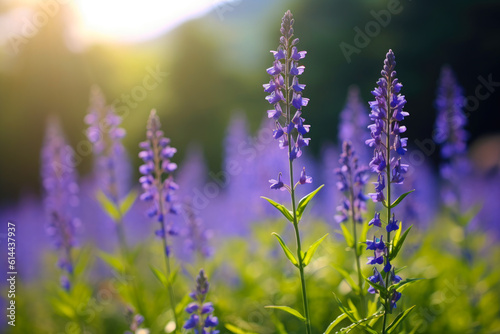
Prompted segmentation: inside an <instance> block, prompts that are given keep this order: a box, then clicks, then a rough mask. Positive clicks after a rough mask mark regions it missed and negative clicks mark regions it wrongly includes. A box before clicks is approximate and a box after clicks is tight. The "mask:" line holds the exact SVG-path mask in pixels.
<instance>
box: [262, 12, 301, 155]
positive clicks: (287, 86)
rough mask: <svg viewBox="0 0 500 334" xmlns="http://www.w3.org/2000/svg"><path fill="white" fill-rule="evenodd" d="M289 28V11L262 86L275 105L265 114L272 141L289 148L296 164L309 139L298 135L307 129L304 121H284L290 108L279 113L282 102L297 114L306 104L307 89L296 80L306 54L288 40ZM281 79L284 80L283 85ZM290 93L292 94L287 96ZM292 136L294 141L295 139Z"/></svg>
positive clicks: (268, 98)
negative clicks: (270, 123)
mask: <svg viewBox="0 0 500 334" xmlns="http://www.w3.org/2000/svg"><path fill="white" fill-rule="evenodd" d="M292 25H293V19H292V14H291V13H290V12H289V11H288V12H287V13H286V14H285V16H284V17H283V20H282V24H281V33H282V36H281V38H280V44H279V46H278V49H277V51H271V52H272V54H273V55H274V62H273V66H272V67H270V68H268V69H267V73H268V74H269V75H270V76H271V78H270V80H269V83H268V84H264V85H263V87H264V91H265V92H266V93H269V95H268V96H267V97H266V100H267V101H268V102H269V103H270V104H272V105H274V110H268V111H267V113H268V117H269V118H272V119H274V120H275V122H276V130H275V131H274V133H273V137H274V138H275V139H278V140H279V146H280V148H284V147H288V149H289V158H290V160H295V159H296V158H298V157H300V156H301V154H302V152H301V150H300V147H303V146H307V145H308V143H309V138H302V137H300V138H299V134H300V135H302V136H304V135H306V134H307V133H308V132H309V128H310V126H309V125H307V124H304V121H305V120H304V118H301V117H300V116H299V117H298V118H296V117H294V120H293V121H292V122H291V123H287V120H290V119H291V115H292V114H291V113H292V112H293V111H292V110H290V109H291V108H290V107H287V109H286V110H282V109H281V106H280V102H281V101H283V102H284V103H285V104H286V105H287V106H290V105H291V106H293V107H294V108H295V109H296V110H297V111H300V110H302V108H303V107H305V106H307V104H308V102H309V99H308V98H306V97H304V96H303V95H302V92H303V90H304V89H305V86H306V85H304V84H300V83H299V79H298V76H299V75H301V74H302V73H304V70H305V67H304V66H302V65H299V61H300V60H302V59H304V58H305V56H306V54H307V52H306V51H298V50H297V47H296V44H297V43H298V39H294V40H293V41H292V40H291V38H292V36H293V28H292ZM288 74H289V75H288ZM283 75H285V78H286V79H287V81H286V82H285V78H284V77H283ZM290 80H291V82H290ZM290 92H293V93H292V94H290ZM290 96H291V100H290ZM299 115H300V113H299ZM281 116H283V117H281ZM294 128H296V129H297V134H293V133H292V132H293V129H294ZM295 136H296V138H294V137H295ZM289 142H296V143H297V145H292V146H289Z"/></svg>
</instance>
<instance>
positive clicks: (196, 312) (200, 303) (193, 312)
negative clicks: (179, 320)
mask: <svg viewBox="0 0 500 334" xmlns="http://www.w3.org/2000/svg"><path fill="white" fill-rule="evenodd" d="M208 287H209V284H208V280H207V277H206V275H205V272H204V271H203V269H202V270H200V273H199V275H198V277H197V278H196V289H195V290H194V291H193V292H191V293H190V296H191V298H192V299H193V300H194V302H193V303H191V304H189V305H188V307H187V308H186V312H187V313H188V314H190V316H189V319H188V320H187V321H186V322H185V323H184V326H183V328H184V329H194V330H195V333H216V332H218V331H216V330H213V329H212V328H215V327H216V326H217V325H218V324H219V319H217V317H216V316H214V315H213V312H214V307H213V304H212V303H205V298H206V295H207V293H208Z"/></svg>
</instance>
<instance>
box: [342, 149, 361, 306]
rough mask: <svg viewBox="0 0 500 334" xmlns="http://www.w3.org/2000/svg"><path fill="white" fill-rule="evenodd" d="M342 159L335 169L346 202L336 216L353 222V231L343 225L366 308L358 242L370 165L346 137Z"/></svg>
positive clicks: (359, 291)
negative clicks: (360, 159)
mask: <svg viewBox="0 0 500 334" xmlns="http://www.w3.org/2000/svg"><path fill="white" fill-rule="evenodd" d="M339 162H340V165H341V166H342V167H341V168H337V169H336V170H335V173H336V174H337V175H338V177H339V181H338V182H337V188H338V190H339V191H341V192H342V193H343V194H344V198H343V199H342V203H341V204H340V205H339V206H338V207H337V212H338V213H337V215H336V216H335V220H336V221H337V223H339V224H343V223H345V222H347V221H350V222H351V223H352V235H351V234H350V232H349V230H348V229H347V228H346V227H345V226H344V225H341V227H342V232H343V233H344V236H345V239H346V241H347V243H348V246H349V247H350V248H352V249H353V250H354V256H355V260H356V270H357V274H358V288H359V290H358V291H356V292H358V293H359V296H360V299H361V304H362V306H363V308H365V307H366V306H365V299H364V291H363V285H364V284H363V283H364V279H363V274H362V272H361V263H360V258H361V254H362V252H363V249H362V247H361V246H362V245H361V244H358V240H360V239H358V231H357V225H358V224H360V223H363V221H364V220H363V213H365V212H366V201H367V200H368V197H367V196H366V195H365V194H364V185H365V184H366V182H367V181H368V176H367V173H366V172H367V168H366V167H364V166H359V165H358V157H357V155H356V153H355V152H354V150H353V147H352V144H351V143H350V142H348V141H344V142H343V144H342V154H341V155H340V160H339ZM367 231H368V229H367V228H366V227H365V228H364V229H363V233H362V235H361V238H363V237H366V233H367Z"/></svg>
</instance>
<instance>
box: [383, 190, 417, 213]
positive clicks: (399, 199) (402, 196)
mask: <svg viewBox="0 0 500 334" xmlns="http://www.w3.org/2000/svg"><path fill="white" fill-rule="evenodd" d="M414 191H415V189H413V190H410V191H408V192H405V193H404V194H402V195H401V196H399V197H398V198H396V200H395V201H394V202H392V203H391V206H390V207H391V209H392V208H395V207H396V206H397V205H398V204H399V203H401V201H402V200H403V199H404V198H405V197H406V196H408V195H409V194H411V193H412V192H414ZM382 204H384V206H385V207H386V208H387V207H388V205H389V203H387V200H383V201H382Z"/></svg>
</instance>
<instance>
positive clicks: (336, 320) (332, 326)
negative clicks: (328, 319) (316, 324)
mask: <svg viewBox="0 0 500 334" xmlns="http://www.w3.org/2000/svg"><path fill="white" fill-rule="evenodd" d="M345 318H347V314H345V313H342V314H341V315H339V316H338V317H337V318H336V319H335V320H333V322H332V323H331V324H330V325H329V326H328V328H327V329H326V331H325V332H324V333H323V334H329V333H330V332H331V331H332V330H333V329H334V328H335V326H337V325H338V324H339V323H340V322H341V321H342V320H344V319H345Z"/></svg>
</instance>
